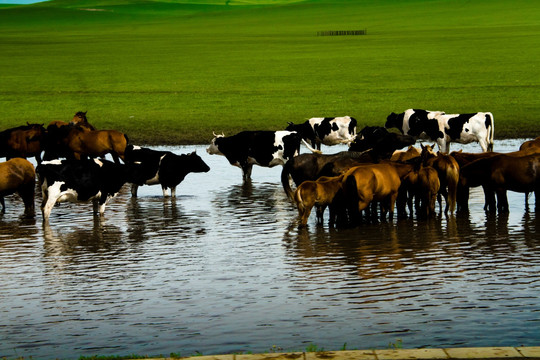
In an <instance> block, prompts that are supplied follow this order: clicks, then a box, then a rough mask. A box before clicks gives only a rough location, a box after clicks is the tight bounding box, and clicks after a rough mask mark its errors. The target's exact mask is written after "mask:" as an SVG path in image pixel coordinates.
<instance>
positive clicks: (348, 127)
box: [285, 116, 356, 150]
mask: <svg viewBox="0 0 540 360" xmlns="http://www.w3.org/2000/svg"><path fill="white" fill-rule="evenodd" d="M288 124H289V125H288V126H287V128H286V129H285V130H288V131H296V132H298V133H299V134H300V135H301V136H302V138H303V139H304V140H306V141H309V142H311V146H313V147H314V148H316V149H319V150H320V149H321V144H324V145H337V144H350V143H351V142H352V141H353V140H354V138H355V137H356V119H354V118H352V117H350V116H341V117H325V118H311V119H309V120H306V121H305V122H304V123H302V124H293V123H292V122H289V123H288Z"/></svg>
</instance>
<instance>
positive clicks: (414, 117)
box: [385, 109, 495, 153]
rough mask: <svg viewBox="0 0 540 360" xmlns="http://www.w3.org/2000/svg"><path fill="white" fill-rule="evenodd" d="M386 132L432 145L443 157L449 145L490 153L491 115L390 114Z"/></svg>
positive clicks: (492, 128)
mask: <svg viewBox="0 0 540 360" xmlns="http://www.w3.org/2000/svg"><path fill="white" fill-rule="evenodd" d="M385 127H386V128H392V127H395V128H397V129H399V130H400V131H401V132H402V133H403V134H407V135H411V136H414V137H415V138H417V139H426V140H431V141H435V142H436V143H437V145H438V146H439V149H440V151H441V152H443V153H448V152H449V150H450V143H451V142H458V143H462V144H467V143H470V142H473V141H477V142H479V143H480V146H481V147H482V150H483V151H484V152H486V151H493V136H494V131H495V128H494V122H493V114H491V113H489V112H486V113H483V112H478V113H474V114H452V115H448V114H445V113H444V112H442V111H428V110H419V109H408V110H406V111H405V112H403V113H401V114H395V113H391V114H390V115H388V117H387V119H386V124H385Z"/></svg>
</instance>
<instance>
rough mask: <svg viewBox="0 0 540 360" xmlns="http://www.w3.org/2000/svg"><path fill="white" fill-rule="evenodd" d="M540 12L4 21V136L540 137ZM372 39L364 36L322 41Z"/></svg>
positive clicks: (261, 11) (412, 8)
mask: <svg viewBox="0 0 540 360" xmlns="http://www.w3.org/2000/svg"><path fill="white" fill-rule="evenodd" d="M539 14H540V4H539V3H537V2H531V1H526V0H517V1H512V2H510V1H485V0H472V1H465V0H457V1H451V0H417V1H406V2H403V1H397V0H360V1H352V0H351V1H347V0H336V1H332V0H310V1H286V0H281V1H271V0H265V1H261V2H259V1H255V0H252V1H231V2H230V3H229V5H225V2H217V1H192V2H187V1H161V2H158V1H128V0H125V1H121V0H119V1H113V2H109V1H90V0H87V1H68V0H55V1H51V2H47V3H40V4H34V5H30V6H19V7H15V8H0V46H1V49H2V52H1V53H0V69H1V70H0V71H1V73H0V75H1V78H2V81H1V82H0V124H2V128H5V127H9V126H15V125H19V124H20V123H23V122H26V121H33V122H35V121H39V122H48V121H50V120H52V119H69V118H71V117H72V115H73V114H74V113H75V112H76V111H78V110H85V111H86V110H88V115H89V118H90V120H91V121H92V122H94V123H95V124H96V126H97V127H100V128H117V129H120V130H123V131H125V132H127V133H129V135H130V138H131V139H134V140H135V141H136V142H147V143H156V142H158V143H179V142H182V143H193V142H195V143H199V142H206V141H208V139H209V138H211V136H212V135H211V134H212V130H215V131H225V132H226V133H231V132H235V131H239V130H241V129H253V128H257V129H263V128H264V129H281V128H283V127H284V126H285V124H286V122H287V121H295V122H300V121H303V119H305V118H308V117H312V116H335V115H351V116H355V117H356V118H357V119H358V120H359V121H360V126H363V125H366V124H370V125H381V124H383V123H384V120H385V118H386V116H387V115H388V114H389V113H390V112H392V111H396V112H398V111H403V110H405V109H407V108H410V107H418V108H427V109H432V110H439V109H440V110H445V111H447V112H462V113H464V112H472V111H491V112H493V113H494V116H495V122H496V135H497V137H503V136H504V137H512V136H525V137H533V136H534V137H535V136H538V134H537V133H538V132H539V130H540V128H539V126H538V125H537V120H536V118H537V116H538V114H539V113H540V99H539V97H538V95H537V94H538V93H540V92H539V86H540V70H539V68H538V62H539V61H538V60H537V59H538V58H539V55H540V47H539V46H538V38H539V35H540V16H538V15H539ZM356 29H367V31H368V35H367V36H316V35H317V32H318V31H324V30H356Z"/></svg>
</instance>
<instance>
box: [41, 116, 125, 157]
mask: <svg viewBox="0 0 540 360" xmlns="http://www.w3.org/2000/svg"><path fill="white" fill-rule="evenodd" d="M127 144H128V138H127V136H126V135H125V134H124V133H121V132H120V131H116V130H93V131H89V130H87V129H85V128H82V127H80V126H78V125H72V124H70V125H67V126H61V127H59V128H49V141H48V149H47V152H49V153H50V155H47V156H46V159H51V158H54V157H66V158H74V159H80V158H81V157H100V156H105V155H106V154H111V156H112V157H113V159H114V161H115V162H116V163H117V164H119V163H120V161H119V160H118V158H121V159H122V160H124V153H125V151H126V146H127Z"/></svg>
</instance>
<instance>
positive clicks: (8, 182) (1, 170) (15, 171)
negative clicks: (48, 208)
mask: <svg viewBox="0 0 540 360" xmlns="http://www.w3.org/2000/svg"><path fill="white" fill-rule="evenodd" d="M35 184H36V171H35V169H34V165H32V164H31V163H30V162H29V161H28V160H26V159H22V158H14V159H11V160H8V161H6V162H3V163H0V204H1V205H2V213H4V212H5V211H6V204H5V202H4V196H7V195H11V194H14V193H18V194H19V196H20V197H21V198H22V200H23V203H24V208H25V210H24V212H25V215H26V216H30V217H33V216H34V189H35Z"/></svg>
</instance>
